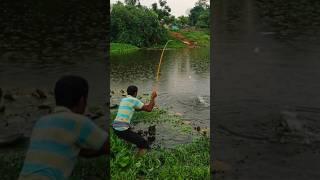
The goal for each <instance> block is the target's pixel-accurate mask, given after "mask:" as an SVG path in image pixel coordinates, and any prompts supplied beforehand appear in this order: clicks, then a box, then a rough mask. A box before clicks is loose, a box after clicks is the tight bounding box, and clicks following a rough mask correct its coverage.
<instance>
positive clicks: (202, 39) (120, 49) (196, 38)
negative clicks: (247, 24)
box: [110, 29, 210, 56]
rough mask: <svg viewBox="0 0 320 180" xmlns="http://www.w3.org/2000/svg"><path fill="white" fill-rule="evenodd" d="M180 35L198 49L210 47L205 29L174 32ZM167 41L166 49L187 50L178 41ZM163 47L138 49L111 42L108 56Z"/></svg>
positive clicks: (155, 47)
mask: <svg viewBox="0 0 320 180" xmlns="http://www.w3.org/2000/svg"><path fill="white" fill-rule="evenodd" d="M174 32H178V33H181V34H182V35H183V36H185V37H186V38H188V39H189V40H190V41H192V42H195V43H196V44H197V46H198V47H209V46H210V32H209V30H206V29H196V30H190V29H182V30H179V31H174ZM169 40H172V41H171V42H170V43H169V44H168V46H167V49H183V48H188V45H186V44H185V43H183V42H181V41H180V40H179V39H177V38H175V37H173V36H171V35H170V36H169ZM163 47H164V44H161V45H155V46H152V47H143V48H139V47H137V46H134V45H131V44H126V43H115V42H111V44H110V54H111V55H112V56H113V55H124V54H130V53H132V52H135V51H137V50H140V49H145V50H159V49H162V48H163Z"/></svg>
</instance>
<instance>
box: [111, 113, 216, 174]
mask: <svg viewBox="0 0 320 180" xmlns="http://www.w3.org/2000/svg"><path fill="white" fill-rule="evenodd" d="M114 116H115V112H113V113H112V118H114ZM132 121H133V122H134V123H158V122H166V123H171V124H172V125H176V128H177V130H180V131H181V133H183V132H185V133H186V132H187V133H190V131H192V128H191V127H190V126H189V127H187V126H186V125H185V126H182V125H181V122H182V119H181V118H180V117H179V116H174V115H169V114H168V113H167V111H165V110H155V111H154V112H150V113H146V112H136V113H135V115H134V116H133V118H132ZM188 128H189V129H188ZM184 129H188V131H185V130H184ZM111 151H112V153H113V156H112V157H111V160H110V163H111V164H110V166H111V178H112V179H210V166H209V159H210V158H209V155H210V147H209V139H208V138H207V137H202V136H197V137H195V139H194V141H193V142H192V143H189V144H184V145H178V146H177V147H175V148H173V149H164V148H158V149H152V150H151V151H150V152H148V153H147V154H145V155H144V156H141V157H138V156H136V149H135V146H133V145H130V144H128V143H125V142H124V141H123V140H120V139H119V138H117V137H116V136H115V135H114V134H113V132H112V131H111Z"/></svg>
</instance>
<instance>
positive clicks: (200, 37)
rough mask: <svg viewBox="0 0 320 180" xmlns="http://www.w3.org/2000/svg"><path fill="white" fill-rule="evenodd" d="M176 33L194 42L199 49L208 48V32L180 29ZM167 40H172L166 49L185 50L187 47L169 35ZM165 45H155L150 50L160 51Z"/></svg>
mask: <svg viewBox="0 0 320 180" xmlns="http://www.w3.org/2000/svg"><path fill="white" fill-rule="evenodd" d="M176 32H177V33H180V34H181V35H183V36H184V37H185V38H186V39H187V40H189V41H192V42H195V44H196V45H197V46H199V47H209V46H210V32H209V30H206V29H197V30H193V29H182V30H179V31H176ZM169 40H172V41H171V42H170V43H169V44H168V46H167V48H173V49H179V48H186V47H188V46H187V45H186V44H184V43H183V42H181V40H179V39H177V38H176V37H174V36H172V35H170V36H169ZM164 45H165V44H162V45H156V46H154V47H152V48H155V49H162V48H163V47H164Z"/></svg>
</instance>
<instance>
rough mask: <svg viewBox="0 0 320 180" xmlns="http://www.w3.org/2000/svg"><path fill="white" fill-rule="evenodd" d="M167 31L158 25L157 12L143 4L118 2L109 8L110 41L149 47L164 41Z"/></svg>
mask: <svg viewBox="0 0 320 180" xmlns="http://www.w3.org/2000/svg"><path fill="white" fill-rule="evenodd" d="M167 38H168V35H167V31H166V30H165V29H164V28H163V27H162V26H161V25H160V23H159V20H158V16H157V14H156V13H155V12H154V11H153V10H152V9H148V8H147V7H144V6H133V5H124V4H123V3H121V2H119V3H116V4H114V5H113V7H112V10H111V41H112V42H120V43H129V44H132V45H136V46H138V47H150V46H153V45H156V44H161V43H163V42H165V41H166V40H167Z"/></svg>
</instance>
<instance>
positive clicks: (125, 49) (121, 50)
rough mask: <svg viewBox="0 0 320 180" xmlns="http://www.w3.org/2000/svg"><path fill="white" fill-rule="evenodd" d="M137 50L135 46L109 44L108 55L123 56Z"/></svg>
mask: <svg viewBox="0 0 320 180" xmlns="http://www.w3.org/2000/svg"><path fill="white" fill-rule="evenodd" d="M137 50H139V48H138V47H137V46H134V45H131V44H124V43H111V44H110V55H123V54H128V53H131V52H135V51H137Z"/></svg>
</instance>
